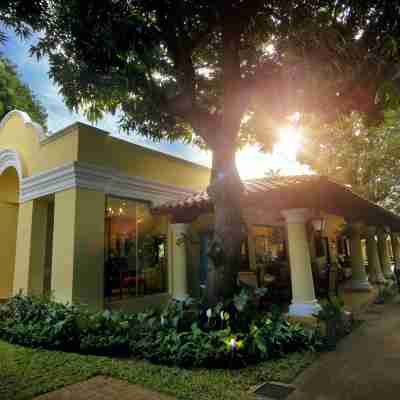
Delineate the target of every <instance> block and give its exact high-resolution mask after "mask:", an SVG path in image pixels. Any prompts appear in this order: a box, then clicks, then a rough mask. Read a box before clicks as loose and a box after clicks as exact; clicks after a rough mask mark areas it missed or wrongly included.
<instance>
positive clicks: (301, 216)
mask: <svg viewBox="0 0 400 400" xmlns="http://www.w3.org/2000/svg"><path fill="white" fill-rule="evenodd" d="M281 214H282V215H283V217H284V218H285V220H286V222H287V223H289V224H290V223H292V224H301V223H305V222H307V220H308V219H309V218H310V217H311V211H310V210H309V209H308V208H291V209H288V210H282V211H281Z"/></svg>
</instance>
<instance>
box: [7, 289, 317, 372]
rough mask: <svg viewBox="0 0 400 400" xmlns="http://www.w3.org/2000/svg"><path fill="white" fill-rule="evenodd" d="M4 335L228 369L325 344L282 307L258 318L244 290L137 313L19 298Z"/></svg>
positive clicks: (43, 344)
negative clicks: (210, 302)
mask: <svg viewBox="0 0 400 400" xmlns="http://www.w3.org/2000/svg"><path fill="white" fill-rule="evenodd" d="M0 338H2V339H4V340H6V341H8V342H10V343H14V344H19V345H24V346H29V347H33V348H44V349H49V350H61V351H71V352H76V353H81V354H91V355H103V356H104V355H110V356H114V357H115V356H119V357H132V356H134V357H137V358H141V359H144V360H147V361H151V362H153V363H156V364H164V365H171V366H179V367H187V368H198V367H207V368H228V369H235V368H242V367H247V366H249V365H252V364H256V363H259V362H262V361H266V360H269V359H275V358H281V357H284V356H286V355H287V354H289V353H293V352H298V351H309V350H315V349H316V348H317V347H318V346H319V345H320V337H319V335H318V332H317V331H315V330H312V329H309V328H305V327H303V326H302V325H301V324H299V323H293V322H290V321H288V320H287V319H286V318H285V317H284V316H283V315H282V314H281V312H280V311H279V309H278V308H273V310H272V313H271V314H270V315H269V316H260V315H259V314H258V313H257V310H256V309H255V307H254V303H253V302H252V301H251V299H250V297H249V296H248V295H247V294H246V293H244V292H242V293H241V294H239V295H237V296H235V298H234V299H232V300H230V301H227V302H225V303H219V304H217V305H216V306H214V307H207V306H204V305H202V304H200V303H195V302H193V301H191V300H189V301H185V302H178V301H176V302H171V303H170V304H169V305H168V307H167V308H166V309H165V310H163V311H162V312H156V311H154V310H153V311H149V312H146V313H140V314H123V313H118V312H110V311H107V310H106V311H102V312H97V313H92V312H88V311H86V310H85V309H83V308H82V307H76V306H71V305H64V304H60V303H55V302H51V301H48V300H45V299H42V298H34V297H27V296H15V297H14V298H12V299H11V300H10V301H9V302H8V303H7V304H6V305H3V306H1V307H0Z"/></svg>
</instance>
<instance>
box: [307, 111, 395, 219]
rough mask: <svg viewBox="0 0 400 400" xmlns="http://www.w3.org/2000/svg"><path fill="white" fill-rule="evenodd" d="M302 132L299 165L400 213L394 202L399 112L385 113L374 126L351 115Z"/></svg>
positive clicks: (354, 114) (361, 116)
mask: <svg viewBox="0 0 400 400" xmlns="http://www.w3.org/2000/svg"><path fill="white" fill-rule="evenodd" d="M305 132H306V133H305V135H304V136H305V142H304V146H303V151H302V152H301V154H300V155H299V160H300V161H301V162H304V163H306V164H308V165H310V166H311V167H312V168H313V170H314V171H316V172H318V173H320V174H322V175H327V176H330V177H332V178H334V179H335V180H337V181H339V182H341V183H343V184H347V185H350V186H351V187H352V189H353V190H354V191H356V192H357V193H359V194H360V195H362V196H363V197H365V198H367V199H369V200H371V201H373V202H375V203H378V204H380V205H382V206H386V207H387V208H389V209H391V210H392V211H395V212H398V211H399V210H400V209H399V206H398V204H397V201H395V200H396V199H397V197H398V195H397V192H398V191H399V184H400V158H399V154H400V109H394V110H393V109H390V110H387V111H386V112H385V114H384V120H383V121H382V122H381V123H380V124H378V125H376V126H370V125H368V124H367V123H366V119H365V116H363V115H361V114H359V113H353V114H350V115H347V116H342V117H341V118H339V119H338V120H337V121H335V122H334V123H331V124H322V125H320V126H318V127H314V128H310V129H308V130H305Z"/></svg>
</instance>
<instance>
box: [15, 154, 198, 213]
mask: <svg viewBox="0 0 400 400" xmlns="http://www.w3.org/2000/svg"><path fill="white" fill-rule="evenodd" d="M76 187H77V188H82V189H89V190H96V191H98V192H103V193H105V194H108V195H112V196H119V197H125V198H130V199H137V200H143V201H149V202H151V203H152V204H153V205H155V206H156V205H160V204H162V203H164V202H166V201H170V200H177V199H179V198H182V197H184V196H188V195H190V194H193V193H194V191H192V190H188V189H183V188H179V187H176V186H172V185H166V184H161V183H158V182H153V181H149V180H146V179H143V178H141V177H137V176H129V175H125V174H121V173H120V172H118V171H115V170H113V169H110V168H103V167H99V166H96V165H93V164H88V163H84V162H79V161H75V162H71V163H68V164H65V165H63V166H61V167H58V168H55V169H53V170H50V171H46V172H43V173H40V174H37V175H33V176H31V177H28V178H25V179H23V180H22V184H21V197H20V201H21V202H26V201H29V200H33V199H36V198H39V197H42V196H46V195H49V194H52V193H57V192H61V191H63V190H67V189H72V188H76Z"/></svg>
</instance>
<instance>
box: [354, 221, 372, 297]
mask: <svg viewBox="0 0 400 400" xmlns="http://www.w3.org/2000/svg"><path fill="white" fill-rule="evenodd" d="M349 226H350V261H351V269H352V274H351V281H350V284H349V286H348V287H349V288H351V289H352V290H356V291H368V290H370V289H371V288H372V286H371V284H370V283H369V281H368V276H367V271H366V270H365V265H364V257H363V253H362V247H361V227H362V225H361V223H359V222H352V223H349Z"/></svg>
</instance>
